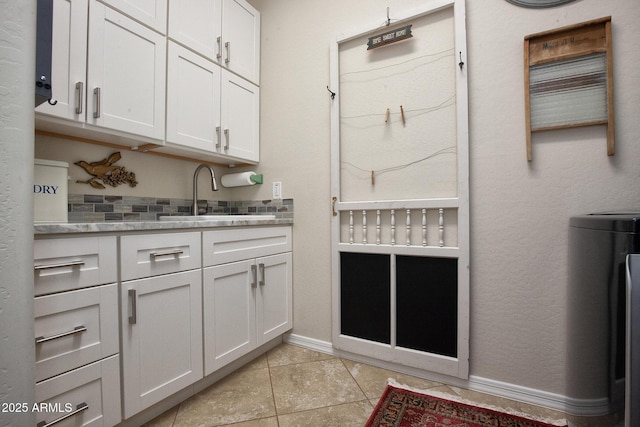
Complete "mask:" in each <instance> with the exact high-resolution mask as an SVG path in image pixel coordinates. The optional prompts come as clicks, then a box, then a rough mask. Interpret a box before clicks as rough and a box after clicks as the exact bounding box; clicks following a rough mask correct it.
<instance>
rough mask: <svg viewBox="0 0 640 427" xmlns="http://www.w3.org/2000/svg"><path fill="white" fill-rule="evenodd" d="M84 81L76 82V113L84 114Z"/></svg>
mask: <svg viewBox="0 0 640 427" xmlns="http://www.w3.org/2000/svg"><path fill="white" fill-rule="evenodd" d="M83 92H84V83H82V82H78V83H76V114H82V104H83V101H82V98H83V96H84V93H83Z"/></svg>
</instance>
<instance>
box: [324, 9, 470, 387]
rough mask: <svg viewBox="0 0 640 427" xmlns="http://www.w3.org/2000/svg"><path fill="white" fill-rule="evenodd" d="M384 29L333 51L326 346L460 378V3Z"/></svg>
mask: <svg viewBox="0 0 640 427" xmlns="http://www.w3.org/2000/svg"><path fill="white" fill-rule="evenodd" d="M391 18H393V19H391ZM387 24H388V25H385V26H382V27H381V26H380V22H375V23H373V24H372V25H371V26H369V27H366V28H365V29H364V30H362V29H360V30H358V31H353V32H350V33H345V34H340V35H338V36H337V37H336V39H335V42H333V43H332V46H331V82H330V87H329V90H330V91H332V92H333V93H335V96H332V97H331V103H332V110H331V141H332V142H331V150H332V156H331V158H332V160H331V170H332V173H331V179H332V185H331V186H332V201H331V202H332V215H333V217H332V264H333V267H332V281H333V344H334V346H335V347H336V348H338V349H342V350H345V351H349V352H353V353H357V354H362V355H365V356H369V357H373V358H378V359H382V360H386V361H391V362H395V363H401V364H404V365H407V366H413V367H417V368H420V369H424V370H426V371H432V372H438V373H442V374H446V375H451V376H456V377H460V378H467V377H468V371H469V182H468V175H469V166H468V111H467V66H466V64H465V61H466V32H465V3H464V0H438V1H433V2H429V5H428V6H427V7H426V8H422V9H419V10H412V11H407V12H406V13H400V14H398V13H397V11H392V14H391V17H390V19H389V20H388V21H387ZM407 35H409V37H407ZM396 37H398V39H403V40H402V41H398V42H395V43H394V42H391V43H382V46H380V47H376V48H373V49H367V47H368V46H371V45H377V44H378V42H380V41H391V40H393V39H394V38H396Z"/></svg>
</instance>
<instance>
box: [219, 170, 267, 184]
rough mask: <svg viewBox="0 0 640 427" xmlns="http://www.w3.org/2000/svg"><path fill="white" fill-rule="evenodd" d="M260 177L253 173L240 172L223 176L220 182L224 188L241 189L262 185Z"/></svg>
mask: <svg viewBox="0 0 640 427" xmlns="http://www.w3.org/2000/svg"><path fill="white" fill-rule="evenodd" d="M261 178H262V175H258V174H256V173H255V172H253V171H251V172H241V173H230V174H227V175H224V176H223V177H222V179H221V180H220V181H221V182H222V185H223V186H225V187H241V186H243V185H255V184H256V183H258V182H259V183H262V179H261Z"/></svg>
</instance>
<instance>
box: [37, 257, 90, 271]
mask: <svg viewBox="0 0 640 427" xmlns="http://www.w3.org/2000/svg"><path fill="white" fill-rule="evenodd" d="M80 265H84V261H82V260H76V261H70V262H61V263H59V264H44V265H34V266H33V269H34V270H36V271H39V270H48V269H50V268H63V267H78V266H80Z"/></svg>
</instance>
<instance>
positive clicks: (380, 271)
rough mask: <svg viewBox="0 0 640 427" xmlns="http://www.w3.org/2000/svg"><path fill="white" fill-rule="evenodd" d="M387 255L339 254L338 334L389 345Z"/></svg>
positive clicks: (388, 271)
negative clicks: (339, 332)
mask: <svg viewBox="0 0 640 427" xmlns="http://www.w3.org/2000/svg"><path fill="white" fill-rule="evenodd" d="M390 271H391V270H390V256H389V255H377V254H361V253H349V252H342V253H341V254H340V280H341V287H340V302H341V303H340V315H341V322H340V325H341V333H342V334H343V335H348V336H352V337H357V338H362V339H366V340H370V341H376V342H381V343H386V344H389V343H390V340H391V315H390V313H391V294H390V286H391V283H390V282H391V281H390V274H391V273H390Z"/></svg>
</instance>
